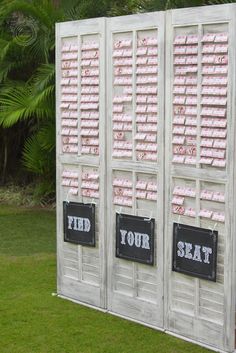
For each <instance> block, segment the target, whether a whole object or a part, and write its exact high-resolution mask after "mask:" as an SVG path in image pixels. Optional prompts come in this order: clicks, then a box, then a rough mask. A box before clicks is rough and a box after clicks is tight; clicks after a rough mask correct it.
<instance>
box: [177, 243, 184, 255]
mask: <svg viewBox="0 0 236 353" xmlns="http://www.w3.org/2000/svg"><path fill="white" fill-rule="evenodd" d="M177 247H178V249H179V250H178V251H177V256H178V257H184V243H183V242H182V241H179V242H178V244H177Z"/></svg>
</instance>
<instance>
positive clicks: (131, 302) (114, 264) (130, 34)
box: [107, 13, 165, 328]
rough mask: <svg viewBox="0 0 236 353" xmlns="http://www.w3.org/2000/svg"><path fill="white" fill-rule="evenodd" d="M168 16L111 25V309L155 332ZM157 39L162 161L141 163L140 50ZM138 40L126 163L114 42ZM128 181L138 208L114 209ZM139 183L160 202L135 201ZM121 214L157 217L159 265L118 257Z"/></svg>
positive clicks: (159, 312)
mask: <svg viewBox="0 0 236 353" xmlns="http://www.w3.org/2000/svg"><path fill="white" fill-rule="evenodd" d="M164 23H165V22H164V14H163V13H150V14H140V15H132V16H122V17H117V18H111V19H108V24H107V57H108V65H107V88H108V89H107V92H108V95H107V116H108V119H107V121H108V134H107V158H108V165H109V166H110V167H109V169H108V175H107V177H108V185H109V186H110V187H109V188H108V189H107V203H108V212H107V226H108V232H107V236H108V237H107V242H108V248H107V253H108V310H109V311H110V312H112V313H115V314H117V315H123V316H125V317H127V318H130V319H132V320H138V321H141V322H143V323H145V324H149V325H152V326H155V327H159V328H162V327H163V322H164V321H163V319H164V318H163V249H164V248H163V246H164V245H163V240H164V239H163V207H162V205H163V191H164V189H163V181H164V180H163V177H164V169H163V167H164V158H163V152H164V150H163V145H164V136H163V131H164V94H163V93H164V92H163V89H162V87H164V46H163V44H164ZM144 35H145V36H146V37H155V38H157V39H158V84H157V85H158V95H157V97H158V114H157V115H158V137H157V144H158V161H157V162H153V163H151V162H143V161H136V158H135V155H136V153H135V152H136V150H135V146H136V144H135V139H134V138H135V134H136V124H135V116H136V104H135V101H136V97H137V82H136V80H137V75H136V69H137V64H136V58H137V57H136V47H137V40H138V36H141V37H142V36H144ZM120 39H130V40H132V50H133V53H132V64H133V67H132V70H133V71H132V72H133V73H132V97H133V104H132V108H131V109H132V122H133V127H132V137H131V141H132V142H133V150H132V158H130V159H128V160H125V158H123V159H116V158H113V157H112V150H113V139H112V127H113V125H112V118H113V113H112V107H113V103H112V102H113V97H114V95H115V94H117V93H116V92H117V88H114V84H113V81H114V73H113V72H114V71H113V59H112V55H113V43H114V41H115V40H120ZM115 177H121V178H122V177H123V178H124V177H126V178H128V179H130V180H131V181H132V185H133V197H132V207H123V206H122V207H120V206H118V205H117V206H116V205H114V204H113V197H114V195H113V187H112V184H113V179H114V178H115ZM137 178H139V179H144V180H154V181H156V182H157V186H158V199H157V202H153V201H148V200H143V201H141V200H138V199H136V198H135V182H136V180H137ZM116 212H122V213H128V214H133V215H140V216H148V217H150V216H151V215H152V217H153V218H155V221H156V232H155V264H154V266H152V267H151V266H147V265H141V264H137V263H134V262H132V261H127V260H123V259H118V258H116V257H115V215H116Z"/></svg>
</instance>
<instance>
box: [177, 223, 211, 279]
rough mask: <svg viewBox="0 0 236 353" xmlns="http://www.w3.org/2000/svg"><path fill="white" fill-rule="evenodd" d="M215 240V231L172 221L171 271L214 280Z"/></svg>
mask: <svg viewBox="0 0 236 353" xmlns="http://www.w3.org/2000/svg"><path fill="white" fill-rule="evenodd" d="M217 242H218V232H217V231H212V230H210V229H205V228H198V227H192V226H189V225H185V224H177V223H174V225H173V263H172V269H173V271H176V272H181V273H184V274H186V275H191V276H195V277H199V278H203V279H207V280H209V281H214V282H215V281H216V264H217Z"/></svg>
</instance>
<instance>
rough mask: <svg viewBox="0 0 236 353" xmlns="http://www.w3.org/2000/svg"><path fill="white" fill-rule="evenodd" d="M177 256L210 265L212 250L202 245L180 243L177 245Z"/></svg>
mask: <svg viewBox="0 0 236 353" xmlns="http://www.w3.org/2000/svg"><path fill="white" fill-rule="evenodd" d="M177 249H178V250H177V256H178V257H185V258H186V259H189V260H193V261H197V262H204V263H205V264H210V259H209V258H210V255H211V254H212V248H208V247H206V246H201V245H197V244H195V245H193V244H191V243H187V242H183V241H179V242H178V243H177Z"/></svg>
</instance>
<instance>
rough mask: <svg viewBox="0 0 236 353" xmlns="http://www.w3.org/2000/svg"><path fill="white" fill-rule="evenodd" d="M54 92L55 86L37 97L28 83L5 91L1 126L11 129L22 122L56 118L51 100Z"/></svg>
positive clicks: (2, 94)
mask: <svg viewBox="0 0 236 353" xmlns="http://www.w3.org/2000/svg"><path fill="white" fill-rule="evenodd" d="M53 92H54V86H49V87H47V88H46V89H45V90H43V91H42V92H39V93H38V94H37V95H36V94H35V93H34V90H33V89H32V87H31V86H30V85H28V84H26V83H22V84H21V85H20V86H18V87H15V88H14V89H13V88H12V89H9V87H8V88H7V89H6V90H3V92H2V93H1V94H0V105H1V111H0V124H1V125H2V126H3V127H10V126H13V125H14V124H16V123H18V122H19V121H22V120H29V119H32V118H33V119H35V118H36V119H40V120H42V119H48V117H51V116H54V106H53V104H52V102H51V99H49V98H50V97H52V94H53Z"/></svg>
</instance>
